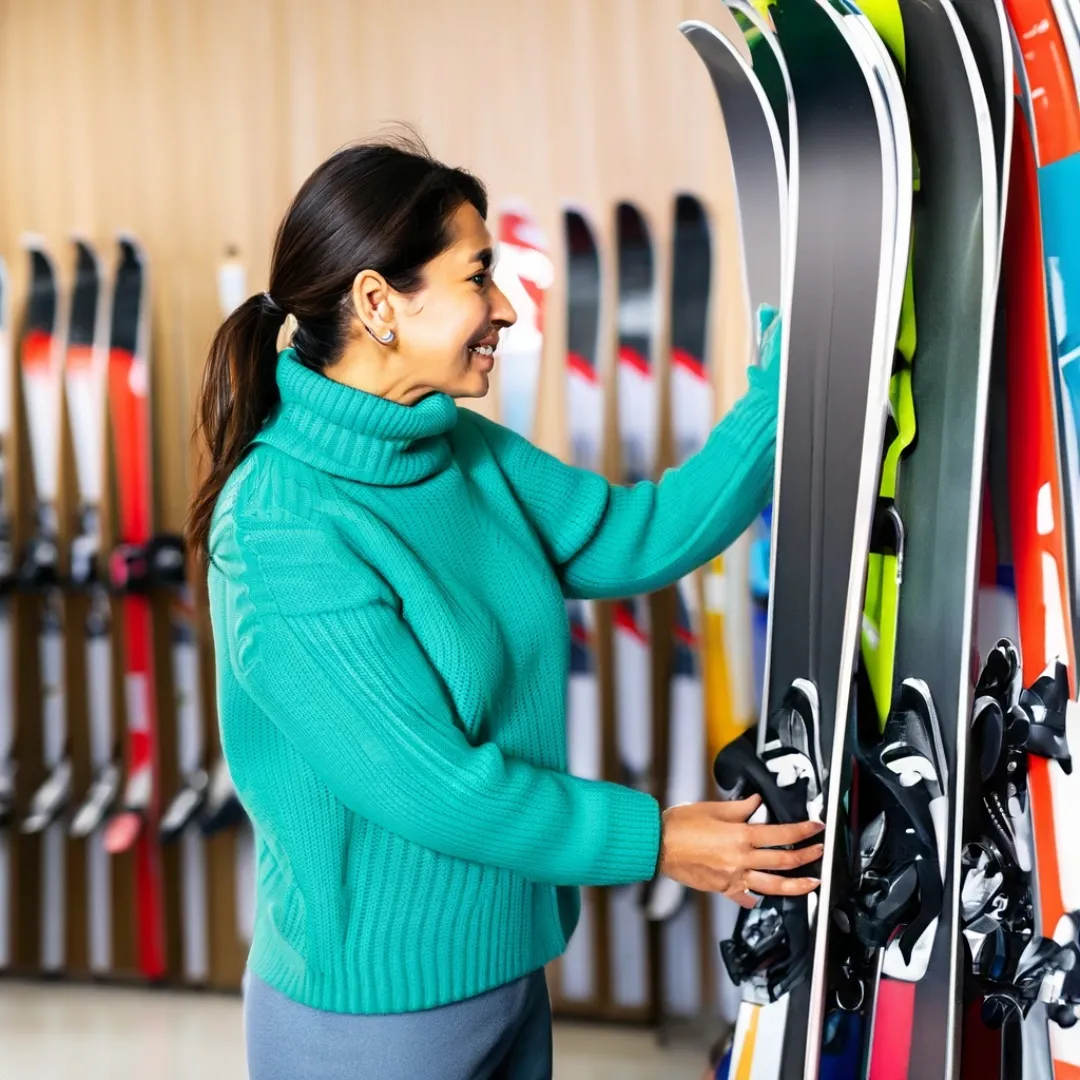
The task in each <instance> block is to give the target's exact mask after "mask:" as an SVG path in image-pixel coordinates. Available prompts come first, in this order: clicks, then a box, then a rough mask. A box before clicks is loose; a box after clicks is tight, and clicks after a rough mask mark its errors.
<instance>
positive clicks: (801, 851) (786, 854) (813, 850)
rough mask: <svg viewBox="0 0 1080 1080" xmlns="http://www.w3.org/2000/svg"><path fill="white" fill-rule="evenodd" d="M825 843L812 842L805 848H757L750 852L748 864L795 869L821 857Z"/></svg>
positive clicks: (763, 867) (763, 868) (775, 868)
mask: <svg viewBox="0 0 1080 1080" xmlns="http://www.w3.org/2000/svg"><path fill="white" fill-rule="evenodd" d="M824 852H825V845H824V844H810V845H808V846H807V847H804V848H792V849H785V848H756V849H754V850H753V851H751V852H750V855H749V857H748V858H747V865H748V866H750V867H752V868H753V869H755V870H794V869H795V867H797V866H806V864H807V863H812V862H815V861H817V860H818V859H820V858H821V856H822V855H823V854H824Z"/></svg>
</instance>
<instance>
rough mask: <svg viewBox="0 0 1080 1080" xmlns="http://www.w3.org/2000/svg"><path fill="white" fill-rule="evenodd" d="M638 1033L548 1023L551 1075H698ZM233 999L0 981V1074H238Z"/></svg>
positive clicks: (579, 1079)
mask: <svg viewBox="0 0 1080 1080" xmlns="http://www.w3.org/2000/svg"><path fill="white" fill-rule="evenodd" d="M702 1063H703V1061H702V1055H701V1054H698V1053H693V1052H690V1051H686V1050H683V1051H666V1050H660V1049H659V1048H658V1047H657V1045H656V1040H655V1038H654V1037H653V1036H652V1035H651V1034H648V1033H644V1032H633V1031H623V1030H621V1029H613V1028H610V1027H593V1026H591V1025H589V1026H584V1025H579V1024H573V1025H569V1024H566V1025H562V1024H557V1025H556V1028H555V1077H556V1080H699V1078H700V1076H701V1073H702V1068H701V1066H702ZM246 1075H247V1073H246V1070H245V1068H244V1046H243V1035H242V1029H241V1013H240V1001H239V998H232V997H218V996H208V995H207V996H204V995H196V994H170V993H162V992H155V991H147V990H129V989H105V988H100V989H99V988H87V987H77V986H64V985H42V984H38V983H23V982H5V981H0V1080H195V1078H197V1080H244V1078H245V1077H246Z"/></svg>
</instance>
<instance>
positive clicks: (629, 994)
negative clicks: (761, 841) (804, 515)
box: [608, 202, 659, 1010]
mask: <svg viewBox="0 0 1080 1080" xmlns="http://www.w3.org/2000/svg"><path fill="white" fill-rule="evenodd" d="M615 242H616V270H617V280H618V306H617V311H616V325H617V329H618V353H617V360H618V363H617V365H616V372H617V384H616V400H617V402H618V406H617V422H618V433H619V443H620V446H621V479H622V481H623V483H627V484H634V483H637V482H638V481H641V480H649V479H652V478H653V476H654V474H655V472H656V468H657V463H658V458H657V440H658V427H659V395H658V392H657V386H656V316H657V280H656V256H655V252H654V249H653V239H652V236H651V233H650V229H649V226H648V224H647V223H646V221H645V218H644V216H643V215H642V213H641V211H640V210H639V209H638V208H637V207H636V206H634V205H633V204H631V203H627V202H622V203H619V204H618V206H617V207H616V211H615ZM651 621H652V620H651V614H650V601H649V598H648V597H645V596H638V597H627V598H625V599H622V600H619V601H617V602H616V604H615V610H614V624H615V625H614V635H613V651H614V656H613V662H614V687H615V742H616V747H617V761H618V768H619V776H618V780H619V782H621V783H624V784H627V785H628V786H631V787H636V788H639V789H640V790H642V791H650V790H652V786H653V782H654V779H653V749H654V737H655V736H654V727H653V685H652V679H653V671H652V626H651ZM608 914H609V920H610V922H609V926H608V934H609V946H610V956H611V995H612V999H613V1003H614V1004H615V1005H616V1006H617V1007H618V1008H620V1009H635V1010H644V1009H648V1008H649V1004H650V999H651V992H650V990H651V980H652V973H651V965H650V956H649V954H650V945H649V938H650V935H649V929H648V920H647V913H646V911H645V907H644V905H643V902H642V889H641V888H640V887H639V886H633V885H631V886H621V887H619V888H614V889H611V890H609V891H608Z"/></svg>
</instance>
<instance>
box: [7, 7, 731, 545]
mask: <svg viewBox="0 0 1080 1080" xmlns="http://www.w3.org/2000/svg"><path fill="white" fill-rule="evenodd" d="M721 12H722V4H721V3H720V0H512V2H509V3H508V2H507V0H394V2H393V3H385V2H379V3H374V2H371V0H0V192H2V195H0V252H3V254H4V255H6V256H7V257H8V259H9V262H10V263H11V264H12V266H13V269H14V271H15V277H16V285H18V281H19V269H20V262H21V260H20V259H19V257H18V238H19V236H20V234H21V233H22V232H23V231H33V232H38V233H41V234H43V235H45V236H46V237H47V238H48V239H49V240H50V241H51V242H52V243H53V244H54V246H55V247H56V249H57V250H58V251H61V252H66V248H65V247H64V245H65V242H66V240H67V239H68V237H69V235H70V233H71V232H72V230H76V229H78V230H81V231H83V232H84V233H87V234H89V235H90V236H92V237H94V238H96V239H98V240H99V242H101V243H102V244H103V249H104V250H107V251H111V247H107V246H105V245H107V244H108V243H109V242H110V241H111V238H112V236H113V234H114V233H115V232H116V230H117V229H122V228H126V229H130V230H132V231H134V232H135V233H137V234H138V236H139V237H140V238H141V239H142V241H143V242H144V244H145V245H146V247H147V249H148V252H149V256H150V259H151V266H152V270H153V275H154V310H155V346H156V354H155V358H154V360H155V377H156V387H157V389H158V394H157V404H158V409H157V412H158V419H159V448H160V457H161V465H162V469H161V489H160V492H159V500H160V501H159V511H160V514H161V518H162V523H163V524H164V525H167V526H171V527H176V526H177V525H178V524H179V522H180V520H181V518H182V514H183V507H184V501H185V499H186V496H187V491H188V486H189V482H190V481H189V461H188V457H187V455H185V454H184V453H182V450H183V448H184V447H185V446H186V438H187V436H188V434H189V427H190V423H189V421H190V412H191V405H192V401H193V395H194V392H195V390H196V388H197V378H198V374H199V371H200V370H201V365H202V362H203V360H204V357H205V350H206V346H207V344H208V341H209V338H210V336H211V335H212V333H213V330H214V329H215V327H216V325H217V322H218V306H217V300H216V293H215V269H216V265H217V262H218V260H219V259H220V257H221V255H222V252H223V251H224V249H225V248H226V246H228V245H230V244H232V245H236V246H237V247H238V248H239V249H240V251H241V253H242V256H243V257H244V259H245V261H246V262H247V264H248V266H249V271H250V274H249V280H250V285H251V288H252V290H255V289H258V288H262V287H263V286H264V284H265V281H266V276H267V269H268V265H269V258H270V249H271V244H272V242H273V234H274V230H275V228H276V225H277V223H278V221H279V219H280V217H281V215H282V213H283V211H284V210H285V208H286V206H287V204H288V200H289V198H290V197H291V195H292V194H293V193H294V192H295V190H296V188H297V187H298V186H299V184H300V183H301V182H302V181H303V179H304V178H305V177H306V176H307V175H308V173H309V172H310V171H311V169H312V168H313V167H314V166H315V165H317V164H318V163H319V161H321V160H322V159H323V158H324V157H326V156H327V155H328V154H329V153H331V152H332V151H333V150H334V149H335V148H337V147H339V146H341V145H342V144H344V143H346V142H349V141H352V140H354V139H357V138H362V137H365V136H370V135H372V134H376V133H377V132H379V131H380V130H384V129H385V128H386V127H387V125H388V124H389V123H390V122H393V121H404V122H407V123H410V124H412V125H414V126H415V127H416V128H417V130H418V131H419V132H420V134H421V135H422V136H423V137H424V139H425V140H426V141H427V142H428V144H429V145H430V147H431V149H432V150H433V151H434V152H435V153H436V154H437V155H439V156H440V157H442V158H444V159H445V160H447V161H448V162H451V163H454V164H461V165H464V166H466V167H468V168H470V169H471V170H473V171H474V172H476V173H477V174H478V175H479V176H480V177H481V178H482V179H483V180H484V181H485V182H486V183H487V184H488V186H489V188H490V192H491V195H492V201H493V204H494V205H497V204H498V202H499V201H500V200H501V199H502V198H504V197H519V198H522V199H524V200H525V201H526V202H527V203H528V204H530V205H531V206H532V207H533V209H534V212H535V213H536V214H537V216H538V217H539V219H540V220H541V222H542V223H543V224H544V225H545V226H546V228H547V231H548V234H549V236H551V237H552V238H553V240H555V239H557V237H558V232H559V229H558V210H559V208H560V206H561V205H562V204H563V203H564V202H566V201H573V202H575V203H580V204H583V205H584V206H585V207H586V208H587V209H588V210H589V212H590V215H591V216H592V218H593V219H594V221H595V222H597V224H598V227H599V228H600V230H601V234H602V236H603V238H604V240H605V241H606V242H607V241H610V239H611V223H610V217H611V205H612V204H613V202H614V201H615V200H616V199H618V198H620V197H627V198H632V199H634V200H635V201H637V202H638V203H639V204H640V205H641V206H642V207H643V209H644V210H645V212H646V214H647V215H648V217H649V219H650V224H651V225H652V226H653V228H654V229H655V230H656V232H657V235H658V238H659V239H660V241H661V262H660V268H661V270H664V269H665V268H666V266H667V245H666V241H667V238H668V237H669V235H670V216H671V200H672V198H673V195H674V193H675V192H677V191H679V190H687V191H691V192H693V193H695V194H697V195H699V196H700V197H701V198H703V200H705V202H706V203H707V205H708V206H709V208H710V210H711V211H712V213H713V215H714V221H715V224H716V226H717V237H718V247H719V252H718V255H719V278H720V290H721V295H722V296H724V297H725V298H726V301H725V302H724V303H722V304H720V305H717V313H718V319H717V332H718V336H717V338H716V345H717V346H719V347H720V348H719V351H720V353H721V354H723V355H725V356H729V355H735V356H738V357H741V356H743V355H745V351H744V349H745V346H744V345H743V342H744V341H745V334H746V325H745V318H744V317H743V313H742V309H741V305H740V303H739V300H738V296H739V289H740V284H739V276H738V254H737V251H738V249H737V235H736V230H735V227H734V220H733V213H734V204H733V199H732V195H731V183H730V177H729V166H728V163H727V157H726V144H725V140H724V137H723V131H722V125H721V123H720V116H719V110H718V108H717V106H716V102H715V98H714V96H713V93H712V89H711V86H710V84H709V81H708V77H707V76H706V74H705V72H704V69H703V68H702V66H701V64H700V63H699V62H698V60H697V58H696V57H695V56H694V54H693V52H692V50H691V49H690V47H689V46H688V45H687V44H686V43H685V42H684V41H683V40H682V37H681V35H680V34H679V33H678V30H677V26H678V23H679V21H680V20H681V19H683V18H688V17H704V18H708V19H712V20H713V21H715V20H716V19H718V18H720V17H721ZM559 292H560V290H559V288H558V285H557V287H556V290H555V293H554V294H553V296H552V301H553V303H552V306H551V312H552V314H551V318H552V323H551V330H552V334H551V335H550V336H549V340H550V344H551V346H552V353H551V355H550V358H551V359H553V360H554V361H556V362H554V363H549V364H547V366H546V367H547V378H546V379H545V397H544V402H543V406H542V411H541V419H540V427H539V433H538V440H539V441H541V442H543V443H546V444H548V445H550V446H552V447H556V446H557V445H558V444H559V442H560V437H561V434H562V432H561V427H560V419H561V417H560V413H561V401H560V392H561V386H562V384H561V381H560V379H559V375H560V374H561V372H560V369H559V364H558V363H557V360H558V359H559V348H560V336H559V334H558V332H557V331H558V330H560V329H561V314H562V313H561V310H560V308H561V304H560V303H559V300H560V299H561V297H560V295H559ZM721 312H723V313H724V314H723V316H722V317H721ZM730 374H731V379H732V381H731V382H730V383H729V382H728V381H727V380H726V379H724V377H723V376H722V377H721V378H722V386H721V389H722V392H723V399H724V401H725V402H727V401H730V400H731V398H732V397H733V395H734V394H736V393H737V392H738V391H739V390H740V389H741V386H742V382H741V378H742V365H741V363H740V364H737V365H735V367H733V368H732V369H731V370H730ZM481 407H482V408H484V407H485V406H481Z"/></svg>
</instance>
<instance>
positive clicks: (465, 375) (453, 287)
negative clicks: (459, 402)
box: [393, 203, 517, 398]
mask: <svg viewBox="0 0 1080 1080" xmlns="http://www.w3.org/2000/svg"><path fill="white" fill-rule="evenodd" d="M450 227H451V235H452V237H453V242H452V243H451V245H450V247H448V248H447V249H446V250H445V251H444V252H443V253H442V254H441V255H438V256H436V257H435V258H434V259H432V260H431V262H429V263H428V264H427V266H426V267H425V268H424V284H423V286H422V287H421V289H420V291H419V292H416V293H412V294H410V295H408V296H401V295H399V294H395V297H394V304H393V307H394V313H395V323H396V331H397V351H398V354H399V355H398V360H399V361H400V363H401V365H402V366H403V367H404V368H406V369H407V370H408V371H409V376H410V382H413V381H414V380H415V385H417V387H418V388H421V389H426V390H435V391H441V392H442V393H445V394H449V395H450V396H451V397H455V398H468V397H483V396H484V395H485V394H486V393H487V391H488V376H489V375H490V373H491V369H492V368H493V367H494V365H495V358H494V355H493V354H494V352H495V348H496V346H497V344H498V340H499V331H500V330H502V329H503V328H505V327H507V326H512V325H513V324H514V322H515V321H516V320H517V315H516V313H515V312H514V309H513V307H512V306H511V305H510V301H509V300H507V299H506V297H505V296H504V295H503V294H502V292H501V291H500V290H499V287H498V286H497V285H496V284H495V282H494V281H493V280H492V276H491V268H492V255H493V245H492V240H491V235H490V233H489V232H488V230H487V226H486V225H485V224H484V220H483V218H481V217H480V214H479V213H478V212H477V210H476V208H475V207H474V206H472V205H471V204H470V203H466V204H465V205H463V206H461V207H459V208H458V210H457V211H456V213H455V214H454V216H453V218H452V219H451V222H450Z"/></svg>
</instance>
